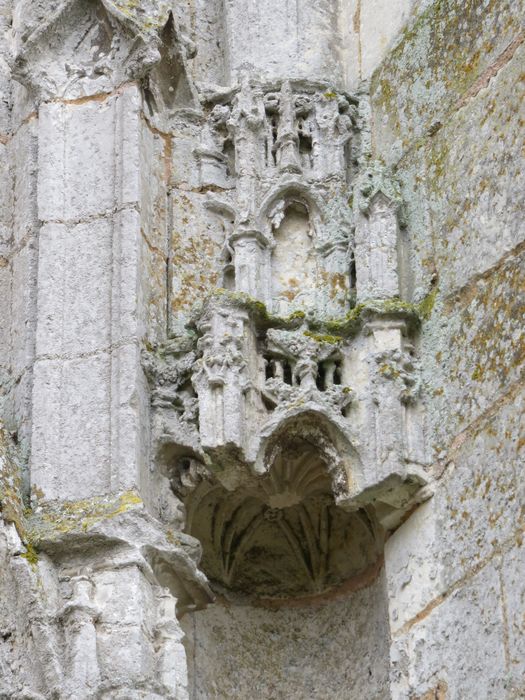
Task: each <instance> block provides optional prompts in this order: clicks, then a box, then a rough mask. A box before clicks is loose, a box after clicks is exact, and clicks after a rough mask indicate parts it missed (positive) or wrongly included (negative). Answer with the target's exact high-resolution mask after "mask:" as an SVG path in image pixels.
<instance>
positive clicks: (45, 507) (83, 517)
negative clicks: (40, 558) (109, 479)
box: [27, 490, 142, 547]
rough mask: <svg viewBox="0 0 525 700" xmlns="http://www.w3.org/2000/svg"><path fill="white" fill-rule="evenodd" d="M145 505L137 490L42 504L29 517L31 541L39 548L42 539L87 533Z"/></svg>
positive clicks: (29, 540) (29, 538) (28, 532)
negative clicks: (66, 534) (102, 523)
mask: <svg viewBox="0 0 525 700" xmlns="http://www.w3.org/2000/svg"><path fill="white" fill-rule="evenodd" d="M141 506H142V499H141V498H140V496H139V495H138V494H137V492H136V491H134V490H130V491H124V492H122V493H120V494H118V495H114V494H112V495H110V496H96V497H93V498H88V499H84V500H79V501H51V502H47V503H45V502H44V503H39V504H38V505H37V506H36V508H35V510H34V511H33V512H32V514H31V515H30V517H29V518H28V523H27V538H28V542H29V543H31V545H32V546H34V547H38V542H39V541H41V540H42V539H47V540H50V539H51V540H53V539H57V538H59V537H60V536H61V535H62V534H65V533H81V532H87V531H88V530H90V528H92V527H93V526H95V525H97V524H98V523H100V522H102V521H104V520H107V519H110V518H115V517H116V516H118V515H121V514H122V513H126V512H128V511H130V510H133V509H134V508H138V507H141Z"/></svg>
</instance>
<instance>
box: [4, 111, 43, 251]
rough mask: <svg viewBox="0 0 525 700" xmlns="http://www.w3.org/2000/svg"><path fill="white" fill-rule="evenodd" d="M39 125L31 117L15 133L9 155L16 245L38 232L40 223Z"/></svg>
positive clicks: (10, 144)
mask: <svg viewBox="0 0 525 700" xmlns="http://www.w3.org/2000/svg"><path fill="white" fill-rule="evenodd" d="M37 128H38V122H37V120H36V119H31V120H29V121H28V122H26V123H25V124H22V125H21V126H20V128H19V129H18V130H17V131H16V132H15V134H14V135H13V137H12V139H11V141H10V143H9V156H10V159H11V160H10V163H11V166H10V167H11V170H12V177H13V180H12V182H13V215H12V216H13V218H12V222H13V239H14V242H15V244H20V242H21V241H22V240H23V239H24V238H25V237H27V236H28V235H30V234H31V233H35V232H36V229H37V226H38V219H37V208H36V188H37V161H38V155H37V152H38V149H37Z"/></svg>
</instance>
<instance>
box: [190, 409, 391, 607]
mask: <svg viewBox="0 0 525 700" xmlns="http://www.w3.org/2000/svg"><path fill="white" fill-rule="evenodd" d="M319 421H320V418H319V416H316V415H314V414H310V415H308V414H303V415H302V416H301V417H299V418H297V419H295V420H294V422H293V423H292V424H290V423H288V424H287V425H286V427H285V429H282V430H280V431H279V433H278V434H277V436H276V437H275V439H274V440H272V441H271V442H270V444H269V446H268V448H267V450H266V454H267V457H268V459H269V463H270V464H271V466H270V468H269V470H268V472H267V473H265V474H264V475H262V476H252V477H248V478H247V479H246V481H245V482H244V483H243V484H242V485H241V486H239V487H238V488H236V489H234V490H233V491H228V490H227V489H226V488H225V487H224V486H223V485H222V484H221V483H220V482H219V481H216V480H214V479H213V478H211V477H208V478H206V477H205V478H204V479H203V480H202V481H200V482H199V483H198V485H197V486H196V487H195V489H194V490H190V489H188V488H184V487H182V490H183V491H185V494H184V495H183V498H184V500H185V505H186V527H187V531H188V532H189V533H190V534H191V535H192V536H194V537H196V538H197V539H198V540H199V542H200V543H201V544H202V546H203V558H202V561H201V568H202V570H203V571H204V572H205V573H206V575H207V576H208V578H209V579H210V581H211V582H212V585H213V586H214V588H215V590H216V591H217V592H220V593H222V594H223V595H226V597H230V598H231V596H232V595H233V597H234V598H235V597H238V596H241V597H242V598H243V599H248V600H250V599H254V598H258V599H273V600H274V602H278V601H279V600H281V601H284V600H285V599H291V598H293V599H298V598H299V599H300V598H307V599H308V598H311V597H312V596H314V597H315V596H318V595H320V594H324V593H328V592H330V591H334V590H336V589H340V588H343V590H344V589H345V586H344V584H345V583H346V582H349V583H352V582H353V581H355V579H356V577H358V578H359V581H362V580H372V579H373V578H374V577H375V574H376V573H377V571H378V568H379V563H380V556H381V551H382V544H383V542H382V531H381V528H380V526H378V525H377V524H376V522H375V520H374V514H373V511H372V510H371V509H364V508H363V509H360V510H355V511H347V510H344V509H343V508H341V507H340V506H338V505H337V503H336V497H335V496H334V494H337V493H338V491H340V490H341V489H342V488H343V486H342V483H341V481H342V479H343V477H342V476H341V474H340V473H339V472H338V470H336V469H334V461H336V459H337V458H335V460H334V457H333V455H334V453H333V450H334V447H333V446H332V445H330V442H329V440H328V439H327V437H326V435H325V434H324V431H323V430H322V429H321V428H320V427H319ZM331 455H332V456H331ZM202 473H203V472H202V471H201V474H202ZM183 482H184V483H185V484H186V485H188V484H189V480H188V479H187V478H186V479H184V477H183V478H182V480H181V481H180V482H179V483H180V484H181V486H182V483H183ZM181 495H182V494H181Z"/></svg>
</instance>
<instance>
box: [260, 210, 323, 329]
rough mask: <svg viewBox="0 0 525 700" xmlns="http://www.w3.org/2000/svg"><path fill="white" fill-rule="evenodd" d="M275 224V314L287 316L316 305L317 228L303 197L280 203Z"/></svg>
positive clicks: (273, 216) (273, 259) (273, 278)
mask: <svg viewBox="0 0 525 700" xmlns="http://www.w3.org/2000/svg"><path fill="white" fill-rule="evenodd" d="M272 223H273V234H274V238H275V247H274V248H273V250H272V256H271V271H272V273H271V276H272V302H273V303H272V306H273V311H274V313H276V314H278V315H281V316H286V315H287V314H289V313H290V312H291V311H293V310H295V309H296V308H301V309H302V308H307V307H312V306H315V286H316V254H315V250H314V245H313V228H312V224H311V222H310V214H309V211H308V207H307V205H306V204H305V203H304V202H303V201H302V200H300V199H291V200H287V201H281V202H279V204H278V205H277V207H276V208H275V209H274V211H273V212H272Z"/></svg>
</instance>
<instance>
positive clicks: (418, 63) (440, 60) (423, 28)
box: [371, 0, 525, 698]
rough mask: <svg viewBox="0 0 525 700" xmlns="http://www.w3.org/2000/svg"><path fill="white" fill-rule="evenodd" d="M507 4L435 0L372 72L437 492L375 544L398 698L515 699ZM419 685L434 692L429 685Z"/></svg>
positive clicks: (518, 235)
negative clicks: (405, 260) (416, 331)
mask: <svg viewBox="0 0 525 700" xmlns="http://www.w3.org/2000/svg"><path fill="white" fill-rule="evenodd" d="M523 9H524V8H523V3H521V2H518V3H516V2H488V1H487V2H471V1H469V2H454V1H453V0H448V1H446V2H445V1H444V2H441V1H440V2H435V3H433V4H432V5H431V6H430V7H428V8H427V9H426V10H425V11H423V13H422V14H421V15H420V16H419V17H418V18H417V19H416V20H415V21H413V22H411V23H409V25H408V26H407V27H406V28H405V29H404V30H403V32H402V34H401V36H400V37H399V39H398V41H397V44H396V45H395V47H394V48H393V50H392V51H391V52H390V53H389V55H388V56H387V58H386V59H385V61H384V62H383V63H382V65H381V66H380V67H379V68H378V69H377V70H376V72H375V73H374V75H373V77H372V81H371V104H372V115H373V122H372V123H373V127H372V131H373V136H372V138H373V143H374V148H375V149H376V151H377V153H381V154H383V156H384V157H385V158H386V159H387V160H388V161H389V162H390V163H392V164H394V165H395V169H396V173H397V175H398V177H399V178H400V180H401V182H402V189H403V195H404V198H405V201H406V202H407V213H408V221H409V226H408V234H409V237H410V241H411V269H412V271H413V281H412V286H413V294H414V298H415V299H416V300H417V299H421V298H423V296H425V295H426V294H428V292H429V291H431V290H433V308H432V309H430V308H429V319H428V321H427V323H426V324H425V325H424V327H423V331H422V333H421V338H420V344H421V345H420V347H421V353H422V357H423V358H424V359H423V364H424V376H425V383H426V386H427V388H428V392H427V437H428V442H429V446H430V448H431V450H432V454H433V463H434V470H435V475H436V484H435V495H434V497H433V498H432V499H431V500H430V501H429V502H427V503H426V504H424V505H423V506H422V507H421V508H420V509H419V510H418V511H417V513H415V514H414V515H413V516H412V517H411V518H410V519H409V520H408V522H406V523H405V524H404V525H403V526H402V527H401V528H400V529H399V530H397V532H396V533H395V534H394V535H393V536H392V537H391V538H390V540H389V542H388V543H387V546H386V570H387V577H388V580H389V590H390V618H391V631H392V638H393V645H392V652H391V654H392V674H393V687H392V691H393V694H394V696H395V697H399V698H405V697H408V696H410V697H418V698H419V697H425V698H426V697H447V698H474V697H480V698H489V697H490V698H493V697H494V698H495V697H502V698H503V697H508V698H514V697H522V694H523V693H524V692H525V686H524V685H523V677H524V667H523V634H524V632H525V628H524V626H523V609H524V604H525V587H524V586H523V583H522V582H520V581H519V578H518V577H517V575H516V572H517V571H518V570H519V569H520V567H523V557H524V553H525V550H524V548H523V544H522V542H523V527H524V520H523V516H524V508H523V504H524V496H525V493H524V488H523V480H522V478H521V476H520V472H521V471H522V467H523V460H524V455H523V446H524V445H523V386H522V382H523V359H524V350H525V344H524V341H525V338H524V334H523V313H524V308H525V307H524V302H525V298H524V296H523V295H524V285H523V265H524V261H523V252H524V246H523V241H524V233H525V228H524V224H523V197H522V193H523V188H524V186H525V182H524V176H523V172H524V171H523V125H524V119H525V109H524V106H525V103H524V100H523V87H524V83H523V81H524V78H525V76H524V74H523V65H524V52H525V44H524V43H523V40H524V34H523V28H522V20H523ZM432 693H434V695H432Z"/></svg>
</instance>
